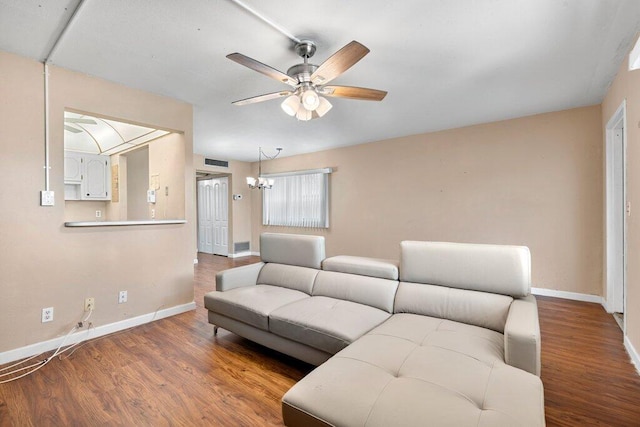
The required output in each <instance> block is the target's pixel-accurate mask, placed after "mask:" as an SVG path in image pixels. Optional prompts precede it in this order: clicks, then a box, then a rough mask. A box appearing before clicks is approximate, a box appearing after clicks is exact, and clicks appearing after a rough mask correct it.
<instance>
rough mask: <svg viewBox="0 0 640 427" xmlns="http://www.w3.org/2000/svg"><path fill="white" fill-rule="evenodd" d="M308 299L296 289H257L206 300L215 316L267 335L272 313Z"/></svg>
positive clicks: (213, 295) (211, 294) (215, 294)
mask: <svg viewBox="0 0 640 427" xmlns="http://www.w3.org/2000/svg"><path fill="white" fill-rule="evenodd" d="M305 298H310V296H309V295H307V294H305V293H304V292H300V291H296V290H294V289H288V288H282V287H280V286H270V285H255V286H246V287H242V288H236V289H231V290H228V291H226V292H218V291H213V292H209V293H208V294H206V295H205V296H204V306H205V307H206V308H207V309H208V310H210V311H213V312H215V313H218V314H221V315H223V316H226V317H229V318H231V319H234V320H238V321H240V322H243V323H246V324H248V325H251V326H255V327H256V328H260V329H263V330H265V331H268V330H269V313H271V312H272V311H273V310H276V309H277V308H279V307H282V306H284V305H287V304H289V303H292V302H294V301H299V300H303V299H305Z"/></svg>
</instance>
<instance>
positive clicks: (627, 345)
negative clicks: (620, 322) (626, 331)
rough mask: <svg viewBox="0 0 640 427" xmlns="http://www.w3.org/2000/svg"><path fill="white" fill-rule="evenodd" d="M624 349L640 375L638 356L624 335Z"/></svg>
mask: <svg viewBox="0 0 640 427" xmlns="http://www.w3.org/2000/svg"><path fill="white" fill-rule="evenodd" d="M625 317H626V316H625ZM624 348H625V349H626V350H627V353H629V357H631V362H632V363H633V364H634V365H635V367H636V371H638V374H640V355H639V354H638V352H637V351H636V349H635V347H633V344H631V341H630V340H629V337H628V336H626V335H625V336H624Z"/></svg>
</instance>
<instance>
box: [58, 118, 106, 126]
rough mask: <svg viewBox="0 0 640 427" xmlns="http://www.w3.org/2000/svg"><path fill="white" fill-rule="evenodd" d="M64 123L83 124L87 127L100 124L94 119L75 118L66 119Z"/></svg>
mask: <svg viewBox="0 0 640 427" xmlns="http://www.w3.org/2000/svg"><path fill="white" fill-rule="evenodd" d="M64 121H65V122H67V123H83V124H85V125H97V124H98V123H96V121H95V120H93V119H80V118H74V117H67V118H65V119H64Z"/></svg>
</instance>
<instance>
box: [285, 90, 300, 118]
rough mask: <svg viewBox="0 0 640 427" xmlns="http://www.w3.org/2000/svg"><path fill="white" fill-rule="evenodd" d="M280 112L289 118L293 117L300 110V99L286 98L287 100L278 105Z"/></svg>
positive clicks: (296, 97) (295, 97)
mask: <svg viewBox="0 0 640 427" xmlns="http://www.w3.org/2000/svg"><path fill="white" fill-rule="evenodd" d="M280 107H282V110H283V111H284V112H285V113H287V114H288V115H290V116H292V117H293V116H295V115H296V113H297V112H298V110H299V109H300V98H298V96H297V95H291V96H288V97H287V99H285V100H284V101H282V104H280Z"/></svg>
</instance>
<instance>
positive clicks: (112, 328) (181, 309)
mask: <svg viewBox="0 0 640 427" xmlns="http://www.w3.org/2000/svg"><path fill="white" fill-rule="evenodd" d="M195 309H196V303H195V301H194V302H190V303H187V304H182V305H177V306H175V307H171V308H166V309H164V310H158V311H156V312H154V313H147V314H143V315H142V316H137V317H132V318H130V319H125V320H121V321H119V322H114V323H109V324H107V325H102V326H98V327H95V328H91V329H89V330H81V331H79V332H76V333H74V334H72V335H70V336H69V338H67V340H66V341H65V343H64V344H65V345H68V344H75V343H77V342H80V341H85V340H90V339H93V338H98V337H101V336H103V335H108V334H112V333H114V332H118V331H123V330H125V329H129V328H132V327H134V326H139V325H144V324H145V323H149V322H152V321H154V320H160V319H163V318H165V317H170V316H175V315H176V314H181V313H185V312H187V311H191V310H195ZM69 329H71V327H70V328H69ZM63 340H64V336H61V337H57V338H53V339H50V340H48V341H42V342H39V343H35V344H31V345H28V346H25V347H20V348H16V349H14V350H9V351H5V352H3V353H0V365H4V364H5V363H10V362H14V361H16V360H20V359H24V358H25V357H29V356H33V355H36V354H40V353H44V352H47V351H51V350H55V349H57V348H58V347H59V346H60V344H62V341H63Z"/></svg>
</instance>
